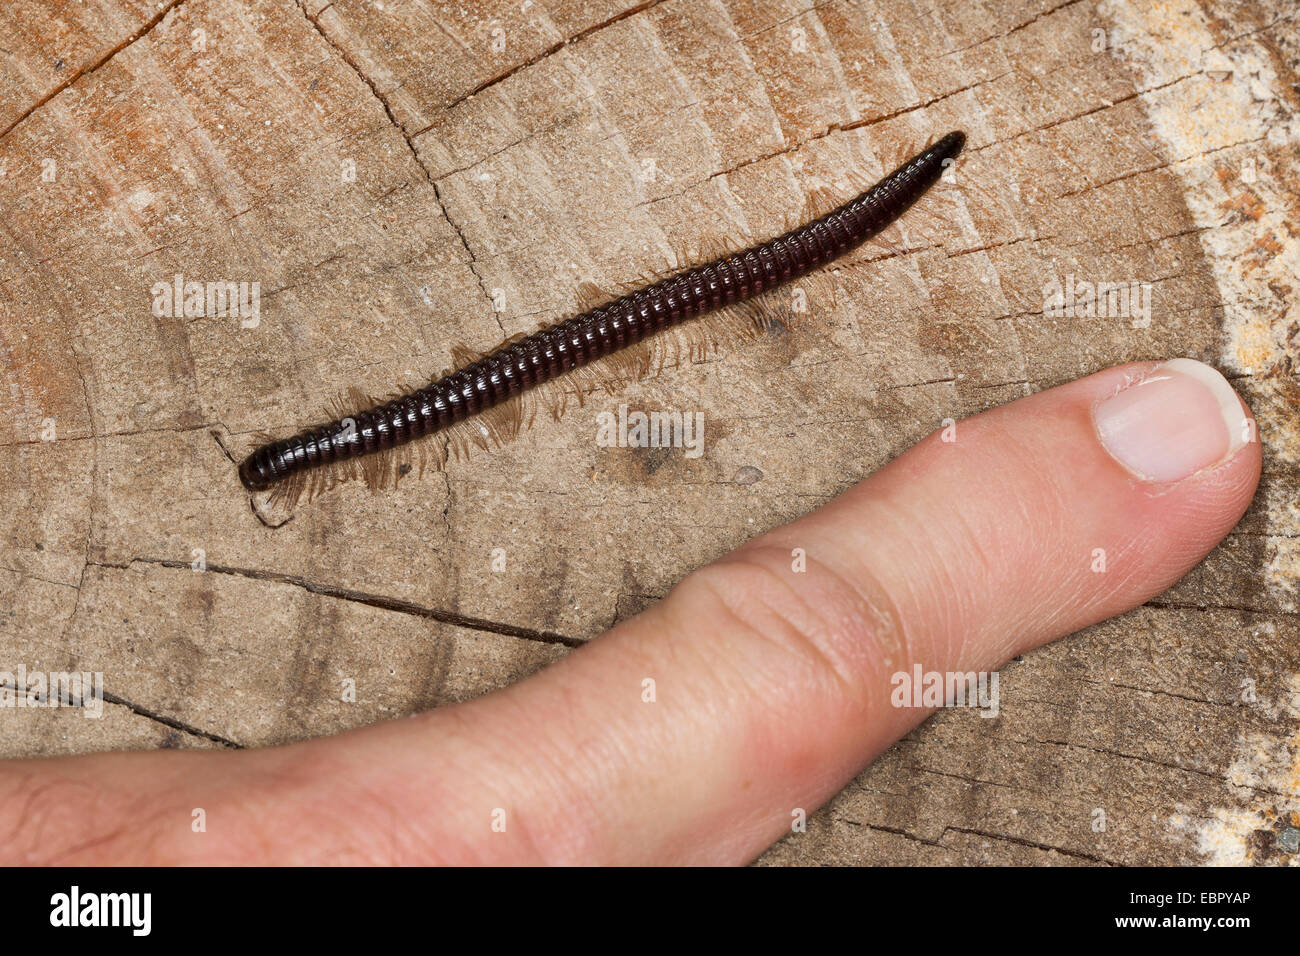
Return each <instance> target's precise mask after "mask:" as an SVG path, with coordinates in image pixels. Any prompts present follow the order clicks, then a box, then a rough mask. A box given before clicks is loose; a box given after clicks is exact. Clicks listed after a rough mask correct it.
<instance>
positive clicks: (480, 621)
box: [87, 557, 586, 647]
mask: <svg viewBox="0 0 1300 956" xmlns="http://www.w3.org/2000/svg"><path fill="white" fill-rule="evenodd" d="M87 563H88V564H93V565H95V566H96V567H103V568H114V569H116V570H124V569H126V568H129V567H130V566H131V565H132V564H152V565H157V566H159V567H164V568H172V569H182V568H183V569H186V570H190V569H191V568H192V565H191V563H190V562H189V561H180V560H177V559H174V558H153V557H134V558H131V560H130V561H127V562H125V563H115V562H111V561H88V562H87ZM204 573H211V574H229V575H234V576H237V577H242V578H250V579H252V580H254V581H273V582H275V583H277V584H288V585H292V586H293V587H298V588H302V589H303V590H304V591H308V592H310V593H312V594H320V595H323V596H325V597H332V598H337V599H339V600H342V601H352V602H354V603H357V604H365V605H368V606H370V607H376V608H380V609H382V610H385V611H396V612H398V613H400V614H411V615H414V616H416V617H424V618H430V619H431V620H435V621H438V622H440V623H443V624H451V625H453V626H455V627H463V628H466V629H468V630H475V631H484V632H487V633H490V634H501V635H504V636H506V637H517V638H520V639H521V640H526V641H535V642H537V643H539V644H561V645H563V646H565V647H581V646H582V645H583V644H585V643H586V641H584V640H583V639H581V638H577V637H571V636H569V635H567V634H558V633H555V632H553V631H543V630H537V629H534V628H527V627H521V626H519V625H516V624H506V623H502V622H499V621H489V620H487V619H485V618H480V617H474V616H472V615H468V614H459V613H457V612H455V611H447V610H443V609H441V608H434V607H426V606H425V605H422V604H416V603H415V602H414V601H406V600H403V599H401V598H395V597H389V596H387V595H383V594H371V593H368V592H366V591H358V590H355V589H353V588H346V587H342V586H340V585H336V584H324V583H321V582H318V581H312V580H310V579H308V578H304V577H302V576H301V575H297V574H286V573H284V572H281V571H265V570H261V569H258V568H238V567H231V566H228V565H218V564H208V565H207V566H206V568H205V569H204Z"/></svg>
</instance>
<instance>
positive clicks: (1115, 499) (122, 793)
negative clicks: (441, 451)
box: [0, 363, 1261, 864]
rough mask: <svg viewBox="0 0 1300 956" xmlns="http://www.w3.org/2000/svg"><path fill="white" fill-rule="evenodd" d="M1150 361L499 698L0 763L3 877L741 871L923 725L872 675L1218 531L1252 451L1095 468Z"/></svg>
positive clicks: (960, 430)
mask: <svg viewBox="0 0 1300 956" xmlns="http://www.w3.org/2000/svg"><path fill="white" fill-rule="evenodd" d="M1152 365H1153V363H1145V364H1142V365H1134V366H1123V367H1118V368H1112V369H1107V370H1105V371H1103V372H1099V373H1097V374H1095V375H1092V376H1090V377H1088V378H1084V379H1081V380H1079V381H1076V382H1072V383H1069V384H1067V385H1063V386H1060V387H1057V388H1053V389H1050V390H1047V391H1043V392H1039V393H1038V394H1035V395H1032V396H1030V397H1028V398H1025V399H1021V400H1019V401H1016V402H1013V403H1011V404H1009V405H1005V406H1002V407H1000V408H996V409H992V410H990V411H988V412H985V413H983V414H981V415H978V416H975V417H973V418H970V419H966V420H964V421H962V422H960V423H958V424H957V426H956V432H955V438H956V440H955V441H944V440H943V437H944V436H943V435H941V434H940V433H936V434H934V435H931V436H930V437H929V438H927V439H925V440H923V441H922V442H920V443H919V444H918V445H916V446H914V447H913V448H911V449H910V450H908V451H907V452H905V453H904V454H902V455H901V456H899V457H898V458H897V459H895V460H894V461H893V462H891V463H890V464H889V465H887V466H886V467H885V468H883V469H881V470H880V471H878V472H876V473H875V474H873V475H871V476H870V477H868V478H866V479H865V480H863V481H862V482H861V483H859V484H858V485H856V486H855V487H854V488H852V489H851V490H849V491H848V492H846V493H844V494H843V495H841V496H840V497H839V498H837V499H835V500H834V501H832V502H830V503H829V504H827V505H826V506H824V507H822V508H821V509H819V510H818V511H815V512H813V513H812V514H809V515H808V516H806V517H804V518H801V519H799V520H798V521H795V522H794V523H792V524H789V525H786V526H784V527H781V528H777V529H775V530H773V531H771V532H769V533H767V534H764V535H761V536H760V537H757V538H755V539H753V540H751V541H749V542H747V543H746V544H744V545H743V546H741V547H740V548H738V549H737V550H736V551H734V552H732V553H731V554H729V555H727V556H726V557H724V558H722V559H721V560H719V561H718V562H716V563H714V564H712V565H709V566H707V567H705V568H701V569H699V570H697V571H695V572H693V573H691V574H690V575H688V576H687V577H686V578H684V579H683V580H682V581H681V582H680V583H679V584H678V585H677V587H676V588H674V589H673V591H672V592H671V594H670V595H669V596H668V597H667V598H666V599H665V600H663V601H662V602H660V603H659V604H657V605H655V606H653V607H652V608H650V609H649V610H647V611H646V612H644V613H643V614H641V615H639V616H637V617H635V618H632V619H630V620H627V621H625V622H623V623H620V624H619V625H618V626H616V627H615V628H614V629H613V630H611V631H609V632H608V633H607V634H604V635H603V636H601V637H599V638H598V639H596V640H594V641H592V642H591V643H590V644H589V645H588V646H586V647H583V648H582V649H580V650H578V651H576V652H574V653H573V654H571V655H569V656H568V657H566V658H565V659H564V660H562V661H560V662H559V663H557V664H555V665H554V666H552V667H550V668H547V669H546V670H544V671H542V672H541V673H539V674H537V675H535V676H533V677H531V678H529V679H527V680H525V681H522V682H520V683H518V684H516V685H514V686H512V687H510V688H507V689H505V690H503V691H500V692H497V693H494V694H490V695H488V696H485V697H482V698H479V699H477V700H474V701H471V702H468V703H465V704H460V705H456V706H451V707H445V708H441V709H439V710H436V711H432V712H429V713H425V714H420V715H417V716H415V717H411V718H406V719H402V720H395V721H390V722H387V723H383V724H378V725H375V726H372V727H368V728H365V729H362V730H357V731H352V732H349V733H344V734H339V735H337V736H334V737H329V738H323V739H320V740H314V741H309V742H305V743H300V744H293V745H289V746H284V747H275V748H269V749H264V750H253V751H240V752H207V751H203V752H199V751H195V752H175V751H169V752H158V753H128V754H107V755H99V756H87V757H73V758H61V759H57V760H21V761H11V762H8V763H3V764H0V861H2V862H6V863H64V864H164V863H219V864H220V863H252V864H259V863H385V864H386V863H524V864H531V863H619V864H623V863H627V864H632V863H651V864H658V863H744V862H747V861H749V860H752V859H753V858H754V857H755V856H757V855H758V854H759V853H761V852H762V851H763V850H764V849H765V848H766V847H767V846H769V845H770V844H771V843H773V842H774V841H776V840H778V839H780V838H781V837H782V836H783V835H785V834H786V833H788V832H790V826H791V821H792V814H793V813H794V811H796V810H797V809H802V810H804V811H805V812H806V813H808V814H811V813H812V812H813V811H814V810H815V809H816V808H817V807H818V806H820V805H821V804H823V803H824V802H826V801H827V800H829V799H830V798H831V797H833V796H834V795H835V793H836V792H838V791H839V790H840V789H841V788H842V787H843V786H844V785H845V784H846V783H847V782H848V781H849V780H851V779H852V778H853V777H854V776H855V775H857V774H858V773H860V772H861V770H862V769H863V768H864V767H865V766H867V765H868V764H869V763H870V762H871V761H872V760H873V759H874V758H875V757H876V756H878V755H879V754H880V753H881V752H882V751H883V750H885V749H886V748H887V747H889V745H890V744H891V743H893V742H894V741H895V740H897V739H898V738H899V737H901V736H902V735H904V734H906V733H907V732H908V731H909V730H911V729H912V728H913V727H914V726H916V725H917V724H918V723H920V722H921V721H922V720H924V719H925V718H926V717H927V716H929V713H930V711H927V710H924V709H919V708H911V707H908V708H899V707H895V706H893V705H892V704H891V701H890V690H891V687H890V675H891V674H893V673H895V672H898V671H904V670H910V669H911V668H912V665H913V664H914V663H920V664H921V665H922V666H923V668H924V669H925V670H937V671H963V672H965V671H972V670H973V671H981V670H985V671H987V670H993V669H996V668H998V667H1000V666H1001V665H1002V664H1004V663H1005V662H1006V661H1007V660H1009V659H1010V658H1011V657H1013V656H1016V655H1018V654H1021V653H1024V652H1026V651H1029V650H1031V649H1033V648H1035V647H1038V646H1039V645H1041V644H1044V643H1046V642H1048V641H1052V640H1055V639H1057V638H1061V637H1064V636H1066V635H1068V634H1070V633H1072V632H1074V631H1077V630H1079V629H1080V628H1083V627H1086V626H1088V625H1089V624H1092V623H1095V622H1097V621H1101V620H1105V619H1106V618H1109V617H1112V616H1114V615H1116V614H1120V613H1122V612H1124V611H1126V610H1128V609H1130V608H1133V607H1135V606H1137V605H1139V604H1142V603H1143V602H1145V601H1147V600H1148V599H1150V598H1152V597H1154V596H1155V595H1157V594H1159V593H1160V592H1161V591H1163V590H1165V589H1166V588H1168V587H1169V586H1170V585H1171V584H1173V583H1174V582H1175V581H1177V580H1178V579H1179V578H1180V577H1182V576H1183V575H1184V574H1185V573H1186V572H1187V571H1188V570H1189V569H1190V568H1192V567H1193V566H1194V565H1195V564H1197V563H1198V562H1199V561H1200V560H1201V559H1202V558H1203V557H1204V556H1205V555H1206V554H1207V553H1208V552H1209V551H1210V550H1211V549H1212V548H1213V547H1214V546H1215V545H1216V544H1217V543H1218V542H1219V541H1220V540H1221V539H1222V538H1223V536H1224V535H1225V534H1227V532H1228V531H1229V530H1230V529H1231V528H1232V527H1233V525H1235V524H1236V522H1237V521H1238V519H1239V518H1240V517H1241V515H1242V513H1243V512H1244V511H1245V509H1246V507H1247V505H1248V503H1249V501H1250V499H1251V496H1252V495H1253V494H1254V490H1255V486H1256V483H1257V481H1258V479H1259V474H1260V467H1261V464H1260V446H1259V443H1258V442H1257V441H1254V440H1251V441H1248V442H1247V443H1245V444H1244V445H1241V446H1240V447H1236V448H1232V447H1229V446H1225V448H1224V451H1223V456H1222V457H1221V459H1220V460H1217V461H1214V462H1211V463H1209V464H1207V465H1205V466H1204V467H1200V468H1199V469H1198V470H1196V471H1195V472H1194V473H1192V474H1190V475H1189V476H1187V477H1184V478H1181V479H1180V480H1176V481H1150V480H1142V479H1141V478H1139V477H1135V475H1134V474H1133V473H1132V472H1131V471H1130V470H1129V469H1127V468H1126V467H1125V466H1124V465H1123V464H1121V463H1120V461H1119V460H1117V459H1116V458H1115V457H1114V456H1112V454H1111V453H1110V452H1109V451H1108V450H1107V447H1103V444H1102V442H1101V440H1100V439H1099V432H1098V425H1097V420H1096V412H1095V409H1096V408H1097V406H1098V403H1100V402H1103V401H1104V400H1106V399H1107V398H1108V397H1109V396H1112V395H1114V394H1115V393H1116V391H1117V390H1119V389H1121V388H1123V387H1124V386H1125V385H1126V384H1127V383H1131V382H1132V381H1133V380H1134V378H1135V377H1138V378H1140V377H1141V376H1143V375H1148V374H1150V372H1151V369H1152ZM1153 391H1154V390H1153ZM1234 400H1235V399H1234ZM1193 404H1194V403H1193ZM1241 415H1242V417H1243V420H1248V418H1249V411H1248V410H1247V409H1246V408H1245V406H1244V405H1241ZM1252 424H1253V423H1252ZM1220 427H1221V423H1220ZM949 437H954V436H953V435H952V434H951V433H950V436H949ZM1098 548H1100V549H1103V550H1104V551H1105V553H1106V555H1107V560H1108V567H1107V570H1106V571H1105V572H1104V573H1098V572H1097V571H1096V570H1095V569H1094V566H1095V560H1094V554H1095V549H1098ZM795 549H802V552H803V554H805V555H806V570H804V571H801V572H797V571H795V570H793V569H792V566H793V562H792V555H793V554H794V553H795ZM1158 652H1159V649H1158V648H1157V653H1158ZM647 678H648V679H651V680H653V681H654V689H655V694H654V696H655V700H654V702H652V703H648V702H646V701H645V700H644V695H643V689H644V687H645V685H644V683H643V682H644V681H645V680H646V679H647ZM1003 706H1004V708H1005V706H1006V702H1005V700H1004V703H1003ZM1004 719H1005V717H1004ZM195 808H202V809H203V811H204V813H205V815H206V832H205V833H194V832H193V831H192V828H191V821H192V813H193V811H194V809H195ZM498 809H500V810H503V811H504V821H505V830H504V832H498V830H494V828H493V822H494V820H496V821H498V824H499V821H500V820H501V819H502V817H501V815H500V814H495V815H494V811H496V810H498Z"/></svg>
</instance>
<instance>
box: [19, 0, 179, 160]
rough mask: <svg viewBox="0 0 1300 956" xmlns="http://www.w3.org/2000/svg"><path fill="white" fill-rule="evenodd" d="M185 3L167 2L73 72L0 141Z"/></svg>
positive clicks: (26, 111) (24, 114)
mask: <svg viewBox="0 0 1300 956" xmlns="http://www.w3.org/2000/svg"><path fill="white" fill-rule="evenodd" d="M185 2H186V0H169V2H168V3H167V4H166V5H165V6H163V7H162V9H160V10H159V11H158V12H157V13H156V14H154V15H153V16H152V17H150V18H149V19H148V20H147V21H145V23H144V24H143V25H142V26H141V27H140V28H139V29H138V30H136V31H135V32H134V33H132V34H131V35H130V36H128V37H127V38H126V39H125V40H123V41H122V42H121V43H118V44H117V45H116V46H113V47H111V48H110V49H109V50H108V52H107V53H105V54H104V55H103V56H101V57H100V58H99V59H98V60H95V61H94V62H93V63H91V64H90V66H87V67H82V68H80V69H77V70H75V71H73V73H72V75H71V76H69V77H68V78H67V79H66V80H64V81H63V82H62V83H60V84H59V85H58V86H56V87H55V88H54V89H52V90H51V91H50V92H49V93H46V94H45V95H44V96H42V97H41V98H40V99H39V100H37V101H36V103H34V104H33V105H32V106H31V107H29V108H28V109H27V110H25V111H24V112H23V113H22V115H20V116H19V117H18V118H17V119H16V120H14V121H13V122H12V123H10V124H9V125H8V126H6V127H5V128H4V129H3V130H0V139H4V138H5V137H6V136H8V135H9V134H10V133H11V132H13V130H14V129H15V128H16V127H17V126H18V125H19V124H20V123H22V122H23V120H25V119H27V118H28V117H29V116H31V115H32V114H33V113H35V112H36V111H37V110H38V109H40V108H41V107H42V106H44V105H45V104H46V103H48V102H49V101H50V100H52V99H54V98H55V97H56V96H58V95H59V94H60V93H62V92H63V91H64V90H66V89H68V88H69V87H70V86H72V84H74V83H76V82H77V80H79V79H81V78H82V77H83V76H89V75H90V74H91V73H94V72H95V71H96V70H98V69H99V68H100V67H102V66H103V65H104V64H106V63H107V62H108V61H109V60H111V59H113V57H115V56H117V55H118V54H119V53H121V52H122V51H123V50H125V49H126V48H127V47H129V46H131V44H133V43H135V42H136V41H137V40H140V39H141V38H143V37H145V36H147V35H148V34H149V33H150V31H152V30H153V28H154V27H156V26H158V24H160V23H162V22H163V20H164V19H165V18H166V16H167V14H169V13H171V12H172V11H173V10H175V9H176V8H177V7H179V6H180V5H181V4H183V3H185Z"/></svg>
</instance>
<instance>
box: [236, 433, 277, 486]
mask: <svg viewBox="0 0 1300 956" xmlns="http://www.w3.org/2000/svg"><path fill="white" fill-rule="evenodd" d="M277 446H278V443H275V442H273V443H271V444H267V445H263V446H262V447H260V448H258V449H257V450H256V451H254V452H253V453H252V454H251V455H249V456H248V457H247V458H245V459H244V460H243V461H242V462H240V463H239V480H240V481H241V482H242V483H243V485H244V487H245V488H247V489H248V490H249V491H265V490H266V489H267V488H270V487H271V486H272V485H274V484H275V483H276V482H278V481H280V480H281V479H282V478H283V477H284V473H283V472H282V470H281V469H280V468H279V467H278V464H279V462H280V461H281V460H282V456H281V455H280V454H279V452H278V450H277Z"/></svg>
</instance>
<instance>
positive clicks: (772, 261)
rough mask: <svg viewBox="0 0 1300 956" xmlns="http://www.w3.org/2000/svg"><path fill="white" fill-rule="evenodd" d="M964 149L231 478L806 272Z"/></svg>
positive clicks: (904, 169) (562, 368)
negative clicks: (787, 230) (796, 226)
mask: <svg viewBox="0 0 1300 956" xmlns="http://www.w3.org/2000/svg"><path fill="white" fill-rule="evenodd" d="M965 142H966V136H965V134H964V133H961V132H952V133H948V134H947V135H946V136H944V137H942V138H941V139H939V140H937V141H936V142H935V143H934V144H933V145H931V146H930V147H928V148H927V149H925V150H923V151H922V152H920V153H918V154H917V155H916V156H914V157H912V158H911V159H909V160H907V161H906V162H905V163H903V164H902V165H901V166H899V167H898V168H897V169H895V170H894V171H893V172H891V173H889V175H887V176H885V177H884V178H883V179H881V180H880V181H879V182H878V183H876V184H875V185H874V186H872V187H871V188H870V189H868V190H866V191H865V192H863V193H862V194H860V195H859V196H857V197H856V198H854V199H852V200H850V201H849V202H846V203H844V204H843V205H842V206H839V207H838V208H836V209H834V210H832V211H831V212H829V213H827V214H826V215H824V216H821V217H819V218H817V219H814V220H812V221H811V222H808V223H806V224H805V225H802V226H799V227H798V228H796V229H792V230H790V231H789V232H786V233H784V234H783V235H780V236H777V237H776V238H775V239H770V240H768V241H766V242H761V243H758V244H757V245H754V246H751V247H750V248H748V249H746V250H744V251H743V252H737V253H734V254H732V255H728V256H724V257H722V258H720V259H717V260H715V261H713V262H709V263H706V264H704V265H700V266H695V267H693V268H689V269H685V270H682V271H681V272H678V273H676V274H675V275H672V276H670V277H668V278H666V279H663V280H661V281H659V282H655V283H653V284H652V285H648V286H646V287H644V288H642V289H639V290H637V291H636V292H633V293H630V294H628V295H624V296H621V297H620V298H617V299H614V300H613V301H611V302H607V303H605V304H604V305H601V306H598V307H596V308H593V309H590V310H588V311H586V312H583V313H582V314H580V315H576V316H574V317H573V318H571V319H566V320H565V321H563V322H557V323H555V324H554V325H550V326H548V327H546V328H543V329H541V330H540V331H537V332H534V333H533V334H531V335H529V336H526V337H524V338H521V339H518V340H517V341H514V342H512V343H509V344H506V345H503V346H501V347H500V348H498V349H496V350H495V351H493V352H491V353H490V354H488V355H485V356H484V357H482V358H479V359H477V360H475V361H473V362H471V363H469V364H468V365H465V366H464V367H462V368H459V369H457V370H455V371H453V372H450V373H449V374H446V375H443V376H442V377H440V378H438V379H436V380H435V381H433V382H430V383H429V384H428V385H426V386H424V387H423V388H418V389H416V390H414V391H411V392H408V393H406V394H404V395H401V396H399V397H397V398H394V399H393V400H391V401H388V402H385V403H383V404H380V405H376V406H374V407H372V408H370V409H368V410H366V411H360V412H357V413H356V414H354V415H351V416H345V417H341V418H338V419H336V420H334V421H331V422H329V423H327V424H324V425H319V426H317V427H315V428H310V429H307V430H306V431H302V432H299V433H298V434H296V435H294V436H293V437H291V438H284V439H280V440H278V441H272V442H268V443H267V444H265V445H262V446H261V447H260V448H258V449H257V450H256V451H254V452H253V453H252V454H250V455H249V456H248V457H247V458H245V459H244V461H243V462H242V463H241V464H240V466H239V478H240V481H242V482H243V484H244V487H246V488H247V489H248V490H249V491H259V490H264V489H267V488H271V487H273V486H274V485H276V484H277V483H279V482H282V481H284V480H285V479H286V478H290V477H291V476H294V475H299V474H301V473H302V472H305V471H307V470H309V469H313V468H318V467H322V466H326V465H330V464H334V463H336V462H342V461H346V460H347V459H350V458H356V457H358V456H361V455H370V454H374V453H377V452H382V451H385V450H388V449H391V448H396V447H397V446H399V445H404V444H406V443H407V442H411V441H414V440H415V439H417V438H421V437H423V436H425V435H430V434H433V433H434V432H437V431H440V430H442V429H445V428H447V427H448V426H450V425H454V424H455V423H457V422H460V421H463V420H464V419H466V418H468V417H469V416H471V415H475V414H477V413H479V412H482V411H485V410H487V409H490V408H493V407H494V406H497V405H500V404H502V403H504V402H507V401H509V400H511V399H512V398H514V397H515V396H518V395H520V394H521V393H523V392H525V391H527V390H529V389H532V388H534V387H536V386H538V385H541V384H542V383H544V382H548V381H550V380H552V379H555V378H557V377H559V376H561V375H564V374H565V373H567V372H570V371H572V370H573V369H576V368H580V367H582V366H585V365H587V364H589V363H591V362H594V361H596V360H597V359H600V358H603V357H604V356H607V355H611V354H613V353H615V352H618V351H619V350H620V349H624V348H627V347H628V346H631V345H634V344H635V343H637V342H640V341H641V340H643V339H645V338H647V337H649V336H651V335H653V334H655V333H656V332H659V331H661V330H663V329H667V328H670V327H672V326H675V325H678V324H680V323H682V322H685V321H687V320H688V319H693V318H696V317H698V316H700V315H702V314H704V313H706V312H709V311H711V310H713V309H718V308H721V307H723V306H727V305H732V304H736V303H741V302H745V301H746V300H749V299H752V298H754V297H755V296H757V295H759V294H761V293H763V292H766V291H768V290H770V289H772V288H775V287H776V286H779V285H782V284H783V283H786V282H789V281H791V280H793V279H797V278H799V277H801V276H804V275H807V274H808V273H809V272H811V271H813V270H814V269H817V268H819V267H821V266H823V265H826V264H827V263H828V262H830V261H832V260H833V259H836V258H838V257H839V256H842V255H843V254H844V253H845V252H847V251H849V250H850V249H852V248H854V247H855V246H858V245H860V244H861V243H863V242H865V241H866V240H868V239H870V238H871V237H872V236H875V235H877V234H878V233H880V232H881V231H882V230H883V229H885V228H886V227H887V226H889V225H890V224H891V223H892V222H894V220H896V219H897V218H898V217H899V216H901V215H902V214H903V213H904V212H905V211H906V210H907V209H908V208H909V207H910V206H911V205H912V204H913V203H915V202H916V201H917V200H918V199H920V198H921V196H922V194H923V193H925V191H926V190H928V189H929V188H930V187H931V186H932V185H934V183H935V182H936V181H938V179H939V177H940V176H941V175H942V174H943V171H944V167H945V166H946V165H947V164H948V162H950V161H951V160H952V159H953V158H954V157H955V156H956V155H957V154H958V153H959V152H960V151H961V148H962V146H963V145H964V144H965Z"/></svg>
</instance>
